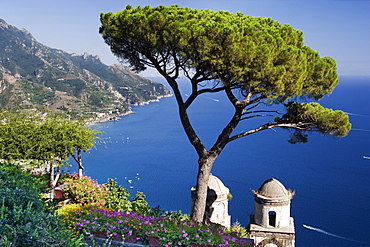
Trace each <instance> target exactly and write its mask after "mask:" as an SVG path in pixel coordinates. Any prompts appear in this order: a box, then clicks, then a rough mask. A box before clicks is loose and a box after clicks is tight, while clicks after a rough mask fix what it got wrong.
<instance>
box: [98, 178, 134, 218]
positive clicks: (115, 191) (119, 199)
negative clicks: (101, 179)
mask: <svg viewBox="0 0 370 247" xmlns="http://www.w3.org/2000/svg"><path fill="white" fill-rule="evenodd" d="M104 186H105V187H106V188H107V190H108V195H107V198H106V203H105V206H106V207H107V208H111V209H114V210H119V211H122V212H130V211H132V207H131V202H130V201H129V196H130V193H129V192H128V191H127V189H125V188H124V187H122V186H120V185H118V184H117V181H115V180H114V179H109V180H108V182H107V183H105V184H104Z"/></svg>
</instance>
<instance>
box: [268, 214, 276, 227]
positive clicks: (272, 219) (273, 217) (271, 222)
mask: <svg viewBox="0 0 370 247" xmlns="http://www.w3.org/2000/svg"><path fill="white" fill-rule="evenodd" d="M269 225H270V226H273V227H276V212H275V211H270V212H269Z"/></svg>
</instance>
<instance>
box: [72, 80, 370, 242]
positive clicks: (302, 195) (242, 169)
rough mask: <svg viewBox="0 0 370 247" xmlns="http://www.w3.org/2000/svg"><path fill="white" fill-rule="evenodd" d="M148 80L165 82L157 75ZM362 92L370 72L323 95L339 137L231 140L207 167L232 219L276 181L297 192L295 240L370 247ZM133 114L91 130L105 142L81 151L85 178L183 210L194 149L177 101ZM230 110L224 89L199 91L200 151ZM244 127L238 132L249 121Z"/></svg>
mask: <svg viewBox="0 0 370 247" xmlns="http://www.w3.org/2000/svg"><path fill="white" fill-rule="evenodd" d="M151 79H153V80H156V81H159V82H163V83H164V80H163V79H162V78H151ZM184 81H185V82H186V80H185V79H184ZM182 88H183V90H185V91H184V95H186V93H190V90H189V88H187V87H186V83H183V85H182ZM369 96H370V78H365V77H340V83H339V85H338V86H337V88H336V89H335V90H334V92H333V94H332V95H330V96H326V97H325V98H324V99H322V100H321V101H320V103H321V104H322V105H323V106H325V107H329V108H333V109H341V110H343V111H345V112H346V113H348V114H349V116H350V121H351V123H352V125H353V126H352V130H351V132H350V133H349V134H348V136H347V137H345V138H341V139H335V138H333V137H331V136H320V135H319V134H316V133H313V134H311V135H310V136H309V141H308V143H305V144H294V145H293V144H289V143H288V142H287V139H288V136H289V132H288V131H287V130H281V129H275V130H265V131H263V132H260V133H256V134H253V135H251V136H248V137H245V138H242V139H238V140H236V141H234V142H232V143H229V144H228V145H227V146H226V148H225V149H224V151H223V152H222V153H221V155H220V156H219V158H218V159H217V160H216V162H215V164H214V166H213V169H212V173H213V175H215V176H217V177H219V178H220V179H221V180H222V181H223V183H224V184H225V185H226V186H227V187H228V188H229V189H230V192H231V194H232V195H233V198H232V199H231V201H230V202H229V213H230V215H231V216H232V221H233V222H235V221H239V222H240V223H242V225H244V226H246V225H247V224H248V223H249V214H253V206H254V200H253V193H252V191H251V190H253V189H258V188H259V187H260V185H261V184H262V183H263V182H264V181H265V180H267V179H269V178H271V177H274V178H276V179H278V180H279V181H281V182H282V183H283V184H284V185H285V187H286V188H287V189H292V190H293V191H295V196H294V198H293V199H292V204H291V215H292V216H293V217H294V222H295V228H296V246H298V247H311V246H312V247H318V246H320V247H321V246H330V247H331V246H332V247H341V246H370V104H369V103H370V97H369ZM133 111H134V112H135V113H134V114H130V115H127V116H124V117H122V119H121V120H119V121H116V122H106V123H100V124H97V125H95V126H94V128H98V129H99V130H101V131H103V132H105V133H104V134H103V135H102V136H101V137H102V140H104V143H103V142H99V143H98V144H97V146H96V149H93V150H91V152H90V153H89V154H84V155H83V160H84V165H85V173H86V175H88V176H91V177H93V178H95V179H97V180H98V181H99V182H100V183H105V182H106V181H107V179H108V178H115V179H117V181H118V182H119V183H120V184H121V185H123V186H124V187H126V188H127V189H129V191H130V192H131V195H133V196H134V195H135V193H136V191H142V192H144V194H145V195H146V196H147V201H148V202H149V204H150V205H151V206H153V207H154V206H157V205H161V208H162V209H164V210H181V211H182V212H184V213H189V212H190V188H191V187H192V186H194V185H195V183H196V175H197V155H196V153H195V150H194V149H193V147H192V146H191V145H190V143H189V142H188V140H187V138H186V136H185V134H184V132H183V130H182V127H181V125H180V121H179V118H178V114H177V105H176V102H175V99H174V97H169V98H163V99H161V100H160V101H159V102H153V103H150V104H148V105H145V106H136V107H133ZM230 114H232V107H231V106H230V105H229V104H228V102H227V99H226V98H225V96H224V95H223V94H221V93H218V94H212V95H207V96H204V97H201V98H200V99H199V100H197V101H196V102H195V103H194V105H192V107H191V108H190V119H191V121H192V123H193V125H194V127H195V129H196V131H197V132H198V134H199V135H200V136H201V138H202V140H203V142H204V143H205V144H206V146H207V147H209V146H210V145H211V144H212V143H213V142H214V140H215V138H216V137H217V135H218V133H219V132H220V131H221V129H222V128H223V126H224V125H225V124H226V123H227V121H228V120H229V119H230V117H231V115H230ZM253 123H254V124H256V122H253ZM253 123H252V124H253ZM245 124H248V125H244V124H241V126H240V127H238V129H237V131H236V132H238V131H243V130H247V129H249V128H251V127H252V125H250V123H247V122H246V123H245ZM72 169H75V168H72ZM130 187H131V188H130ZM304 225H305V226H304Z"/></svg>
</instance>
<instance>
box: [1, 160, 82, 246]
mask: <svg viewBox="0 0 370 247" xmlns="http://www.w3.org/2000/svg"><path fill="white" fill-rule="evenodd" d="M42 193H45V184H43V183H40V181H39V180H37V179H36V178H34V177H32V176H31V175H29V174H26V173H24V172H23V171H21V170H20V169H19V168H18V167H16V166H14V165H11V164H3V163H0V198H1V199H0V245H1V246H22V247H23V246H24V247H26V246H68V247H73V246H81V243H82V237H81V236H77V237H75V236H74V234H75V232H73V231H71V230H69V229H68V228H67V227H66V226H65V225H64V224H63V223H62V221H61V220H60V219H59V218H58V217H56V215H55V211H54V210H53V209H52V207H50V206H48V205H47V204H46V203H45V201H44V200H42V199H41V198H40V194H42Z"/></svg>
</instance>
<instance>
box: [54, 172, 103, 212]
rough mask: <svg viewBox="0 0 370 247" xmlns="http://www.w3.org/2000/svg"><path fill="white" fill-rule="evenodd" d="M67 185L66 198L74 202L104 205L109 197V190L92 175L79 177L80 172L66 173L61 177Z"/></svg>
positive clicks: (64, 189)
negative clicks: (91, 176)
mask: <svg viewBox="0 0 370 247" xmlns="http://www.w3.org/2000/svg"><path fill="white" fill-rule="evenodd" d="M60 182H61V183H65V184H66V185H65V186H64V188H63V195H64V197H65V198H67V199H70V200H72V202H74V203H82V204H90V205H104V204H105V202H106V197H107V194H108V192H107V190H106V188H105V187H104V186H102V185H100V184H98V183H97V182H96V181H94V180H93V179H92V178H90V177H86V176H83V177H81V178H79V177H78V174H73V175H64V176H62V178H61V179H60Z"/></svg>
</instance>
